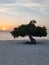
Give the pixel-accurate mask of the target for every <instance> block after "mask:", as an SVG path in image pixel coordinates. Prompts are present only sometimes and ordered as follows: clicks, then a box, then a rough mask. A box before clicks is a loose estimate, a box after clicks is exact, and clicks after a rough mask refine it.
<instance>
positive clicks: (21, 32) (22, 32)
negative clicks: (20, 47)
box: [11, 20, 47, 38]
mask: <svg viewBox="0 0 49 65" xmlns="http://www.w3.org/2000/svg"><path fill="white" fill-rule="evenodd" d="M35 23H36V21H35V20H31V21H30V23H29V24H27V25H21V26H19V27H18V28H17V27H15V28H14V30H13V31H11V34H12V36H14V38H15V37H19V36H22V37H24V36H29V35H31V36H35V37H42V36H47V31H46V27H40V26H36V25H35Z"/></svg>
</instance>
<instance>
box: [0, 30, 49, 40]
mask: <svg viewBox="0 0 49 65" xmlns="http://www.w3.org/2000/svg"><path fill="white" fill-rule="evenodd" d="M10 32H11V31H10V30H5V31H3V30H0V40H29V38H28V36H25V37H20V36H19V37H18V38H15V39H14V38H13V36H12V35H11V33H10ZM34 38H35V39H48V40H49V30H47V36H46V37H34Z"/></svg>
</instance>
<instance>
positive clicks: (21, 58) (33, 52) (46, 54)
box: [0, 40, 49, 65]
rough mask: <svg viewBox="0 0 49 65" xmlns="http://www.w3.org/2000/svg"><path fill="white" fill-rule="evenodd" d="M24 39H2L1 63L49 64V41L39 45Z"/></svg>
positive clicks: (15, 64) (0, 42)
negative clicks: (25, 42)
mask: <svg viewBox="0 0 49 65" xmlns="http://www.w3.org/2000/svg"><path fill="white" fill-rule="evenodd" d="M23 42H24V41H15V40H12V41H0V65H49V41H47V40H46V41H45V40H44V41H39V42H38V43H39V44H37V45H28V44H27V45H25V44H21V43H23Z"/></svg>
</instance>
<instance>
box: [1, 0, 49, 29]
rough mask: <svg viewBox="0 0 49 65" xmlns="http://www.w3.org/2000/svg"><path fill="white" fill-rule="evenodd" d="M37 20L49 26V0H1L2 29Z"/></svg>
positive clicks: (38, 23) (39, 23)
mask: <svg viewBox="0 0 49 65" xmlns="http://www.w3.org/2000/svg"><path fill="white" fill-rule="evenodd" d="M30 20H36V21H37V25H41V26H43V25H44V26H46V27H47V28H49V0H0V30H1V29H4V28H5V27H6V28H7V29H12V28H13V27H15V26H18V25H21V24H27V23H29V21H30Z"/></svg>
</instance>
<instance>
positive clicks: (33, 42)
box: [29, 35, 36, 44]
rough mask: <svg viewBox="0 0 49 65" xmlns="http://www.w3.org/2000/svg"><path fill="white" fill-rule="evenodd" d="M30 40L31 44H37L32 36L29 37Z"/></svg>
mask: <svg viewBox="0 0 49 65" xmlns="http://www.w3.org/2000/svg"><path fill="white" fill-rule="evenodd" d="M29 39H30V40H31V44H36V40H35V39H34V38H32V36H31V35H29Z"/></svg>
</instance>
